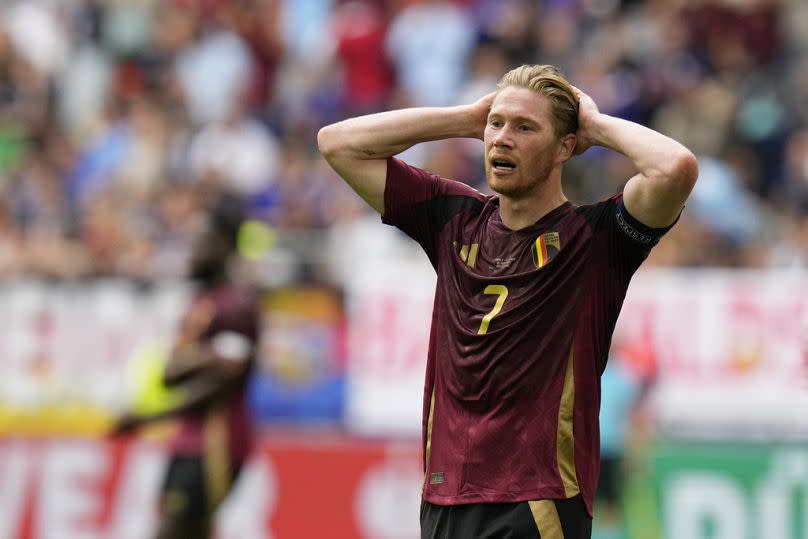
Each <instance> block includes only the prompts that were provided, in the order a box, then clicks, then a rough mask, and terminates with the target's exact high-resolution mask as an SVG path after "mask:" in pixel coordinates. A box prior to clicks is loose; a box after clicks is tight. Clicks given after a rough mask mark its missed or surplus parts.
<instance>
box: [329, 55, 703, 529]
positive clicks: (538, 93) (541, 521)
mask: <svg viewBox="0 0 808 539" xmlns="http://www.w3.org/2000/svg"><path fill="white" fill-rule="evenodd" d="M450 137H473V138H481V139H482V140H483V141H484V148H485V150H484V151H485V172H486V177H487V181H488V185H489V186H490V188H491V189H492V191H494V192H495V194H494V195H491V196H486V195H483V194H481V193H479V192H477V191H475V190H474V189H472V188H470V187H468V186H467V185H466V184H464V183H461V182H459V181H453V180H450V179H446V178H442V177H438V176H436V175H434V174H431V173H429V172H427V171H424V170H421V169H418V168H416V167H413V166H410V165H408V164H406V163H404V162H402V161H400V160H398V159H396V158H394V157H393V156H395V155H396V154H398V153H400V152H402V151H403V150H405V149H407V148H409V147H410V146H412V145H414V144H417V143H421V142H426V141H432V140H438V139H446V138H450ZM318 143H319V147H320V151H321V153H322V154H323V156H324V157H325V158H326V159H327V161H328V162H329V163H330V164H331V166H332V167H333V168H334V170H336V172H337V173H338V174H339V175H340V176H341V177H342V178H343V179H344V180H345V181H346V182H347V183H348V184H349V185H350V186H351V187H352V188H353V189H354V190H355V191H356V193H357V194H359V196H361V197H362V198H363V199H364V200H365V201H366V202H367V203H368V204H370V206H372V207H373V208H374V209H375V210H376V211H378V212H379V213H380V214H381V215H382V221H383V222H384V223H386V224H389V225H393V226H396V227H398V228H400V229H401V230H403V231H404V232H405V233H407V234H408V235H409V236H410V237H412V238H413V239H414V240H416V241H417V242H418V243H419V244H420V245H421V247H422V248H423V249H424V251H426V254H427V255H428V257H429V260H430V262H431V263H432V265H433V267H434V268H435V270H436V272H437V287H436V291H435V300H434V306H433V315H432V327H431V332H430V341H429V352H428V357H427V367H426V384H425V392H424V415H423V451H424V474H425V475H424V485H423V492H422V500H423V502H422V509H421V536H422V537H425V538H432V537H441V538H445V537H453V538H459V539H468V538H472V537H520V538H521V537H531V538H536V537H541V538H542V539H555V538H563V539H581V538H588V537H590V536H591V527H592V504H593V497H594V492H595V488H596V485H597V481H598V471H599V470H598V467H599V450H598V443H599V442H598V406H599V392H600V389H599V380H600V375H601V373H602V372H603V369H604V366H605V363H606V358H607V353H608V350H609V342H610V339H611V334H612V331H613V329H614V326H615V322H616V321H617V316H618V314H619V311H620V307H621V305H622V302H623V299H624V296H625V294H626V289H627V287H628V284H629V280H630V278H631V276H632V274H633V273H634V272H635V271H636V270H637V268H638V267H639V266H640V264H641V263H642V262H643V260H644V259H645V258H646V257H647V255H648V253H649V252H650V250H651V248H652V247H653V246H654V245H655V244H656V243H657V241H658V240H659V239H660V238H661V237H662V235H663V234H664V233H665V232H666V231H667V230H668V229H669V228H670V227H671V226H672V225H673V224H674V223H675V221H676V220H677V219H678V216H679V214H680V212H681V210H682V208H683V206H684V203H685V200H686V198H687V197H688V194H689V193H690V191H691V189H692V187H693V185H694V183H695V181H696V177H697V173H698V170H697V169H698V166H697V162H696V159H695V158H694V156H693V154H692V153H691V152H690V151H688V150H687V149H686V148H684V147H683V146H682V145H681V144H679V143H677V142H675V141H674V140H671V139H670V138H668V137H665V136H663V135H661V134H660V133H657V132H655V131H653V130H651V129H648V128H646V127H643V126H641V125H638V124H636V123H632V122H629V121H626V120H622V119H619V118H615V117H611V116H608V115H605V114H602V113H600V112H599V110H598V108H597V106H596V105H595V103H594V102H593V100H592V99H591V98H590V97H589V96H587V95H586V94H584V93H583V92H581V91H580V90H578V89H577V88H575V87H573V86H572V85H571V84H570V83H569V82H568V81H567V80H566V79H565V78H564V77H563V75H562V74H561V73H560V72H559V70H558V69H557V68H555V67H553V66H547V65H523V66H521V67H518V68H516V69H514V70H512V71H509V72H508V73H506V74H505V75H504V76H503V77H502V79H501V80H500V82H499V84H498V85H497V87H496V91H495V92H493V93H492V94H490V95H488V96H486V97H484V98H482V99H480V100H478V101H477V102H475V103H473V104H470V105H462V106H454V107H441V108H411V109H403V110H394V111H387V112H382V113H378V114H372V115H368V116H361V117H357V118H351V119H348V120H345V121H342V122H339V123H336V124H333V125H329V126H326V127H323V128H322V129H321V130H320V132H319V133H318ZM593 145H600V146H605V147H607V148H610V149H611V150H614V151H617V152H619V153H621V154H624V155H626V156H628V158H630V159H631V161H632V162H633V164H634V165H635V167H636V169H637V171H638V174H637V175H635V176H633V177H632V178H630V179H629V180H628V182H627V183H626V185H625V188H624V190H623V192H622V193H621V194H617V195H615V196H612V197H610V198H608V199H605V200H603V201H601V202H599V203H597V204H593V205H583V206H577V205H575V204H573V203H572V202H570V201H568V200H567V198H566V197H565V196H564V191H563V188H562V182H561V172H562V167H563V165H564V163H565V162H566V161H567V160H568V159H570V158H571V157H572V156H573V155H575V154H578V153H581V152H584V151H585V150H586V149H587V148H589V147H590V146H593Z"/></svg>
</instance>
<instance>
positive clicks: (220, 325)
mask: <svg viewBox="0 0 808 539" xmlns="http://www.w3.org/2000/svg"><path fill="white" fill-rule="evenodd" d="M241 217H242V216H241V209H240V201H238V200H236V199H233V198H230V197H225V198H223V199H221V200H219V201H217V203H216V204H215V205H214V207H213V208H212V210H211V212H210V213H209V215H208V216H207V220H206V222H205V223H204V225H203V226H202V227H201V229H200V234H199V236H198V238H197V242H196V245H195V247H194V253H193V257H192V262H191V266H192V267H191V277H192V278H193V279H194V280H195V281H196V282H197V283H198V284H199V288H198V290H197V292H196V293H195V295H194V297H193V299H192V300H191V302H190V305H189V308H188V310H187V312H186V314H185V316H184V318H183V319H182V321H181V323H180V327H179V330H178V334H177V336H176V340H175V344H174V348H173V352H172V354H171V358H170V360H169V362H168V364H167V366H166V370H165V374H164V382H165V384H166V385H168V386H173V387H178V388H182V390H183V395H184V397H183V399H182V401H181V402H180V403H179V404H178V405H177V406H175V407H174V408H172V409H170V410H167V411H165V412H162V413H158V414H152V415H149V416H142V415H135V414H132V413H128V414H125V415H123V416H122V417H121V418H120V419H119V420H118V422H117V424H116V425H115V427H114V428H113V433H114V434H120V433H124V432H128V431H131V430H132V429H134V428H137V427H139V426H141V425H143V424H145V423H148V422H152V421H155V420H158V419H164V418H166V417H176V418H177V419H178V420H179V421H178V423H179V424H178V430H177V431H176V433H175V435H174V437H173V438H172V439H171V441H170V446H169V447H170V454H171V457H170V459H169V463H168V469H167V472H166V476H165V479H164V483H163V487H162V492H161V495H160V521H159V525H158V530H157V534H156V537H157V539H187V538H189V537H193V538H200V539H205V538H208V537H210V536H211V531H212V521H213V516H214V513H215V510H216V509H217V508H218V506H219V504H220V503H221V502H222V500H223V499H224V497H225V496H226V495H227V493H228V492H229V490H230V489H231V486H232V485H233V482H234V481H235V480H236V478H237V477H238V474H239V471H240V469H241V467H242V465H243V464H244V462H245V460H246V459H247V456H248V452H249V449H250V446H251V439H252V433H251V426H250V420H249V415H248V413H247V406H246V402H245V389H246V385H247V379H248V377H249V374H250V371H251V369H252V366H253V363H254V360H255V352H256V348H257V339H258V335H259V323H260V322H259V321H260V317H259V308H258V304H257V301H256V297H255V295H254V294H253V293H252V292H251V291H250V290H247V289H243V288H240V287H238V286H236V285H233V284H230V282H229V279H228V267H229V266H230V261H231V260H232V259H233V256H234V253H235V252H236V251H235V247H236V236H237V232H238V229H239V226H240V223H241Z"/></svg>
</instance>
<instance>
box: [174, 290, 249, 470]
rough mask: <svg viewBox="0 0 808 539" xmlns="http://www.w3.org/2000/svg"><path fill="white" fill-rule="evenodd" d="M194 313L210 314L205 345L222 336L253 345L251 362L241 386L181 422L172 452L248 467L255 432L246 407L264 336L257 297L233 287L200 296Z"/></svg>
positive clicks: (202, 339)
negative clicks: (212, 456)
mask: <svg viewBox="0 0 808 539" xmlns="http://www.w3.org/2000/svg"><path fill="white" fill-rule="evenodd" d="M195 309H197V310H198V309H204V310H207V311H210V312H211V314H212V316H211V318H210V323H209V324H208V326H207V328H206V329H205V330H204V331H203V332H202V334H201V335H200V336H199V342H200V343H201V344H203V345H205V344H208V343H210V342H212V341H213V340H214V339H217V338H220V337H221V336H223V335H225V336H230V337H231V338H232V336H233V335H236V336H237V337H236V338H237V340H239V341H240V342H242V343H245V344H249V347H250V353H249V356H248V357H247V358H246V359H245V360H244V361H247V362H249V364H248V365H247V369H246V373H245V375H244V376H243V377H242V378H241V379H240V380H239V382H238V384H237V385H236V386H235V387H233V388H232V390H231V391H229V392H227V393H226V394H224V395H223V396H221V397H220V398H218V399H216V400H214V401H212V402H210V403H208V404H207V405H206V406H204V407H202V408H195V409H192V410H189V411H186V412H184V413H182V414H181V415H180V416H179V428H178V431H177V432H176V434H175V436H174V438H173V439H172V443H171V449H172V451H173V452H174V453H180V454H195V455H200V454H216V455H220V456H226V457H227V458H229V459H230V460H231V461H234V462H243V461H244V460H245V459H246V457H247V455H248V453H249V450H250V447H251V444H252V427H251V421H250V417H249V414H248V408H247V403H246V396H245V393H246V385H247V381H248V377H249V374H250V371H251V370H252V367H253V364H254V361H255V351H256V348H257V340H258V332H259V323H260V322H259V321H260V315H259V308H258V304H257V301H256V299H255V297H254V294H253V293H251V292H250V291H248V290H244V289H240V288H236V287H233V286H226V285H225V286H220V287H217V288H212V289H203V290H200V291H199V292H198V293H197V294H196V296H195V297H194V298H193V300H192V301H191V304H190V306H189V308H188V313H189V314H190V313H192V312H193V311H194V310H195Z"/></svg>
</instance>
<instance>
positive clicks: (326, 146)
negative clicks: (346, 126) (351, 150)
mask: <svg viewBox="0 0 808 539" xmlns="http://www.w3.org/2000/svg"><path fill="white" fill-rule="evenodd" d="M342 141H344V137H343V136H341V135H340V127H339V125H337V124H331V125H327V126H325V127H323V128H321V129H320V130H319V131H318V132H317V147H318V149H319V150H320V154H322V156H323V157H325V159H326V160H327V161H329V162H330V161H331V160H332V159H333V158H334V157H336V156H338V155H339V154H340V152H341V151H343V150H344V147H343V145H342V144H341V142H342Z"/></svg>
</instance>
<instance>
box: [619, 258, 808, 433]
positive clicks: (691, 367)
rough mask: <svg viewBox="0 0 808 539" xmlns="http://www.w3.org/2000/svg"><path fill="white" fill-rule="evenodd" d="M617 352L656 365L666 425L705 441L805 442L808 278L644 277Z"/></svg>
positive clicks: (622, 324) (628, 307)
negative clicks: (636, 354)
mask: <svg viewBox="0 0 808 539" xmlns="http://www.w3.org/2000/svg"><path fill="white" fill-rule="evenodd" d="M614 345H615V346H614V347H613V351H615V352H618V353H619V352H620V350H621V349H622V350H632V349H633V350H644V351H645V353H650V354H651V358H652V360H653V361H654V363H655V365H656V380H655V392H654V401H653V404H654V411H655V413H656V417H657V419H658V422H659V424H660V426H661V427H662V428H663V429H664V430H666V431H669V432H673V433H677V434H696V435H698V436H700V437H703V436H715V437H750V438H757V437H771V436H776V437H778V438H782V437H786V438H791V437H799V438H804V437H806V436H808V276H806V275H805V274H804V273H801V272H791V271H782V272H763V271H703V270H701V271H685V270H679V271H670V270H668V271H644V272H641V273H639V274H638V275H637V276H636V278H635V279H634V280H633V281H632V284H631V286H630V288H629V293H628V296H627V298H626V302H625V304H624V306H623V311H622V314H621V315H620V320H619V322H618V327H617V331H616V334H615V341H614Z"/></svg>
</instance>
